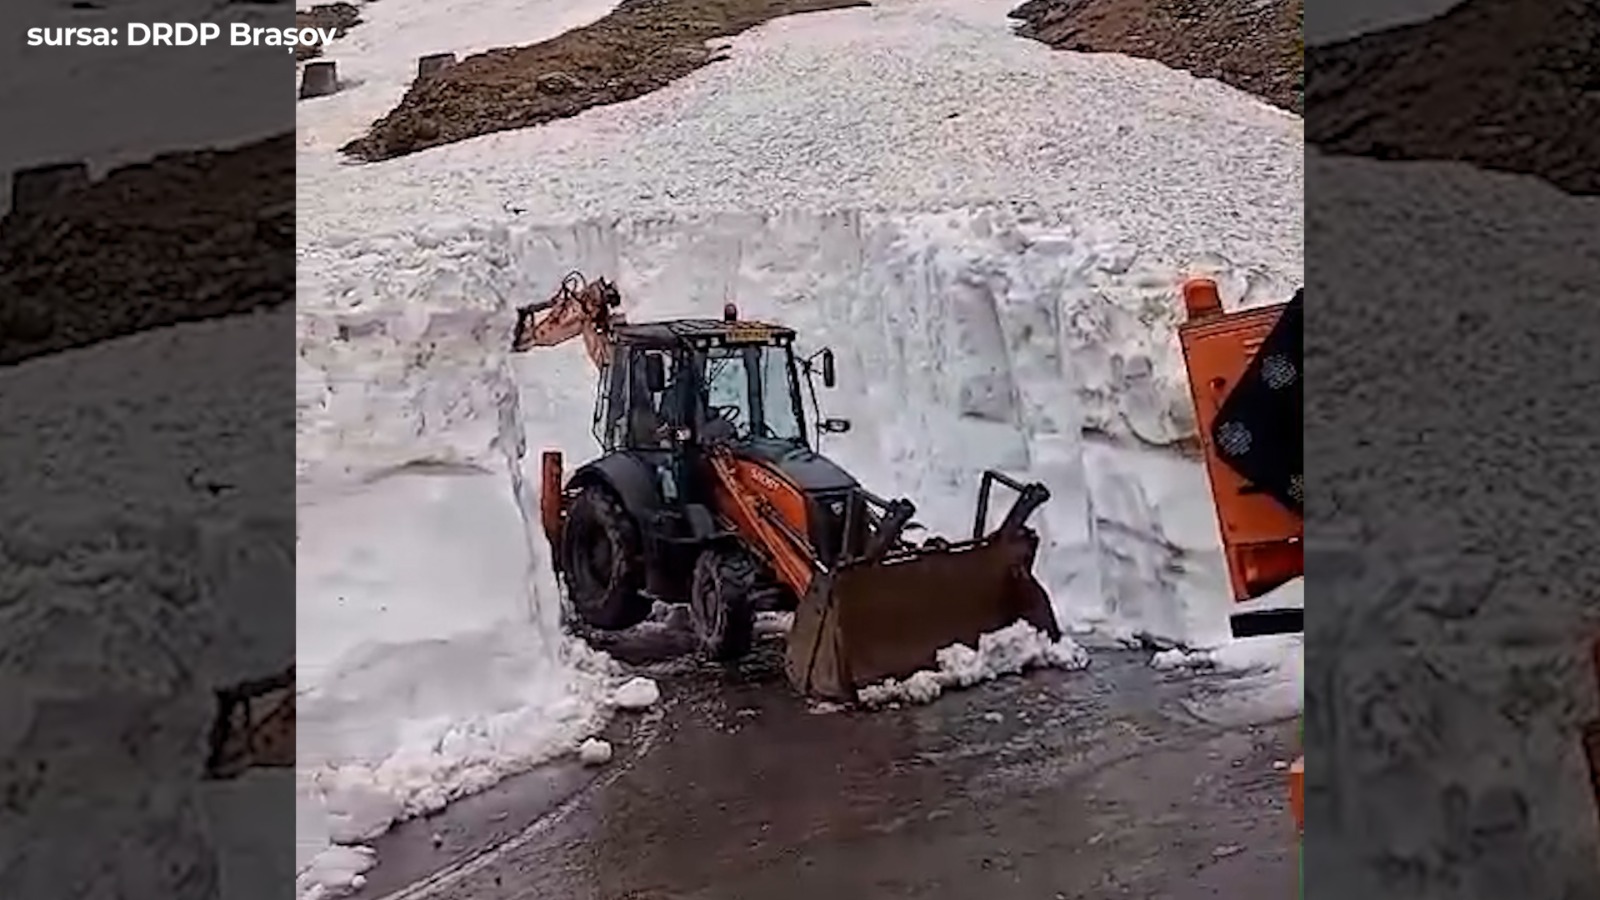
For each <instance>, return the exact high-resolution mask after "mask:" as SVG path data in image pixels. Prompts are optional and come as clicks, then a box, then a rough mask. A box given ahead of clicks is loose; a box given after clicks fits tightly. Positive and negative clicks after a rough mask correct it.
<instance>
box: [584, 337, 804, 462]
mask: <svg viewBox="0 0 1600 900" xmlns="http://www.w3.org/2000/svg"><path fill="white" fill-rule="evenodd" d="M616 338H617V352H616V353H615V354H614V355H613V357H612V362H611V364H610V365H609V366H608V367H607V368H606V369H605V371H603V372H602V373H601V377H600V390H599V392H598V396H597V397H596V403H595V416H594V425H595V438H596V439H597V440H598V441H599V443H600V445H601V447H602V448H604V449H605V450H606V451H607V452H614V451H633V452H643V453H651V452H674V451H677V450H679V449H681V448H683V447H685V446H690V445H703V444H707V443H711V442H728V443H732V444H734V445H736V446H737V445H756V444H766V445H774V444H777V445H786V446H790V447H796V448H804V449H810V447H811V443H812V442H811V441H810V440H809V439H808V437H807V425H808V423H807V419H806V415H805V408H804V406H803V398H804V397H805V396H806V393H805V391H804V388H805V387H809V385H806V384H803V379H802V376H801V371H802V366H803V365H804V364H803V363H802V362H801V361H799V360H797V359H796V358H795V356H794V347H793V344H794V332H793V331H790V330H789V329H786V328H779V327H776V326H769V325H760V324H754V323H729V322H719V321H709V320H708V321H696V320H689V321H675V322H663V323H651V324H640V325H625V326H622V327H620V328H619V329H618V330H617V335H616ZM832 368H833V367H832V359H831V355H829V356H828V357H826V358H825V360H824V365H823V366H822V369H823V375H824V380H825V381H826V382H829V383H831V382H832V380H833V378H832V376H833V372H832Z"/></svg>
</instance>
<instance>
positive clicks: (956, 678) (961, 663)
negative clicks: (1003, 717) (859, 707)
mask: <svg viewBox="0 0 1600 900" xmlns="http://www.w3.org/2000/svg"><path fill="white" fill-rule="evenodd" d="M934 662H935V668H933V669H928V670H924V671H921V672H915V673H913V674H911V675H910V676H908V677H906V678H905V679H895V678H890V679H888V680H886V681H883V682H880V683H878V684H872V685H868V686H866V687H864V688H862V689H861V690H860V691H859V692H858V693H857V697H858V699H859V700H860V701H861V703H862V704H863V705H866V706H888V705H891V704H896V703H932V702H933V701H934V700H937V699H938V698H939V695H940V694H942V693H944V692H945V691H946V690H947V689H949V688H964V687H971V686H973V685H975V684H978V683H980V682H984V681H992V680H993V679H996V678H999V677H1001V676H1003V675H1016V674H1019V673H1021V672H1023V671H1025V670H1027V669H1032V668H1055V669H1082V668H1085V667H1087V666H1088V665H1089V654H1088V653H1086V652H1085V651H1084V649H1083V648H1082V647H1080V646H1078V645H1077V644H1076V643H1074V642H1073V640H1072V639H1071V638H1069V637H1065V636H1063V637H1062V638H1061V640H1059V641H1051V640H1050V638H1049V636H1048V635H1046V634H1044V633H1043V632H1041V631H1039V630H1038V629H1036V628H1034V627H1033V626H1032V625H1029V624H1028V623H1026V622H1014V623H1012V624H1011V625H1008V626H1006V627H1005V628H1002V629H1000V630H999V631H995V632H991V633H989V634H985V635H982V636H981V637H979V638H978V648H977V649H976V650H974V649H972V648H971V647H968V646H967V645H965V644H951V645H950V646H948V647H945V648H943V649H941V650H939V651H938V652H937V653H936V654H934Z"/></svg>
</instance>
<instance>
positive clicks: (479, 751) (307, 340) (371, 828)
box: [296, 304, 637, 896]
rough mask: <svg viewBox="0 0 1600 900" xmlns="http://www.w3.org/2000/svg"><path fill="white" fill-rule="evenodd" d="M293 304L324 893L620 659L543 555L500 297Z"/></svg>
mask: <svg viewBox="0 0 1600 900" xmlns="http://www.w3.org/2000/svg"><path fill="white" fill-rule="evenodd" d="M480 313H481V314H480ZM298 321H299V326H300V339H301V340H300V343H301V350H302V357H301V360H300V369H299V373H300V375H299V377H300V382H299V389H298V391H299V393H298V402H299V410H298V412H299V414H298V424H299V426H300V429H299V438H300V448H299V449H300V454H299V457H300V467H299V472H298V475H299V487H300V502H299V510H298V511H299V548H298V566H297V569H296V582H297V597H298V605H299V617H298V622H297V633H298V640H299V660H300V662H299V678H300V682H299V683H300V689H301V695H300V697H299V701H298V707H297V716H298V736H297V737H298V748H297V749H298V754H299V765H298V770H299V773H300V776H301V777H300V779H299V780H298V789H299V795H298V797H299V802H298V807H299V812H300V816H299V818H300V823H301V824H300V828H299V834H298V841H297V845H298V849H297V854H296V855H297V863H298V865H299V868H300V879H299V881H300V883H299V889H298V891H299V893H300V894H301V895H302V896H317V895H319V894H320V892H323V891H327V890H338V889H343V888H348V887H353V886H354V884H355V880H356V877H357V876H358V875H359V874H360V873H361V871H363V870H364V869H365V868H366V867H369V866H370V865H372V863H373V857H372V855H371V853H370V852H367V851H365V850H364V849H363V848H361V847H359V846H358V843H359V842H360V841H363V840H366V839H369V838H372V837H374V836H376V835H377V834H380V833H382V832H383V831H384V830H385V829H387V828H388V827H389V826H390V824H392V823H393V822H394V821H396V820H399V819H404V818H408V817H411V816H415V815H418V814H421V813H424V812H429V811H432V810H434V809H438V808H439V807H441V806H443V805H444V804H446V803H447V802H449V801H450V800H452V799H454V798H456V797H459V796H462V795H464V794H467V793H471V792H474V791H478V790H482V789H484V788H486V787H488V786H490V785H492V784H494V783H495V782H497V781H499V780H500V779H502V778H504V777H506V776H508V775H511V774H514V773H517V772H520V771H523V770H526V769H528V768H530V767H531V766H533V765H535V764H537V763H539V762H541V761H544V760H546V759H549V758H551V757H553V756H556V755H558V754H561V753H565V752H568V751H570V750H572V749H573V748H574V747H575V746H576V745H577V743H578V742H579V741H580V740H581V739H583V738H584V737H586V736H588V735H589V734H592V733H593V732H594V731H596V730H597V729H598V728H599V727H600V726H601V725H603V724H604V721H605V717H606V715H607V714H608V711H609V709H610V708H611V692H612V690H613V689H614V688H615V682H616V681H617V680H618V678H617V671H616V669H615V667H614V664H612V663H611V661H610V660H609V659H608V658H606V657H604V656H602V655H600V654H597V653H594V652H593V651H590V650H588V649H587V648H586V647H585V646H584V645H582V644H581V643H579V642H576V641H574V640H572V639H570V638H568V637H566V636H565V635H563V634H562V633H561V630H560V627H559V610H558V608H557V603H558V600H557V594H556V589H555V585H554V583H553V581H552V580H550V579H549V578H548V576H546V577H543V578H541V577H540V572H539V570H538V568H537V565H538V564H537V563H536V561H535V557H534V553H533V546H534V537H533V532H532V530H531V528H530V523H531V521H532V519H531V518H530V516H531V510H532V506H531V503H532V502H533V500H534V498H533V497H532V496H531V495H530V494H529V493H528V491H527V489H526V486H525V485H524V484H523V481H522V472H523V466H522V454H523V452H524V446H523V439H522V422H521V418H520V414H519V411H518V405H517V399H518V391H517V388H516V385H515V383H514V376H513V373H512V371H511V369H510V367H509V364H508V361H507V360H506V358H505V356H504V354H501V353H497V352H495V348H496V347H497V346H498V345H499V344H500V343H501V342H503V340H504V335H505V334H506V333H507V329H508V328H509V324H508V323H507V322H506V321H504V317H503V316H501V315H500V314H499V313H498V312H494V311H473V310H470V309H468V310H460V309H457V310H455V311H447V310H440V309H439V308H437V307H432V308H430V307H429V306H428V305H427V304H418V305H416V306H413V307H411V308H408V309H399V310H386V311H384V312H383V313H382V314H379V315H374V316H366V317H363V316H359V315H358V316H345V317H340V318H338V319H337V320H331V319H327V318H325V317H321V316H318V315H315V314H313V315H305V314H301V315H300V317H299V320H298ZM325 329H330V330H325ZM332 423H337V427H330V425H331V424H332ZM634 691H635V692H637V688H635V689H634ZM330 844H332V845H337V846H330ZM351 845H357V846H351Z"/></svg>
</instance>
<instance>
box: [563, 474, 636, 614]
mask: <svg viewBox="0 0 1600 900" xmlns="http://www.w3.org/2000/svg"><path fill="white" fill-rule="evenodd" d="M561 569H562V580H563V581H565V582H566V586H567V597H568V599H569V601H570V602H571V604H572V612H573V613H575V614H576V615H577V617H578V619H579V620H580V621H582V622H583V623H584V624H585V625H589V626H591V627H593V628H599V629H602V630H605V631H620V630H622V629H624V628H631V627H633V626H634V625H637V624H639V623H640V622H643V621H644V620H645V618H646V617H647V616H649V615H650V601H649V599H648V598H647V597H645V596H644V595H643V594H642V593H640V591H641V589H642V588H643V587H644V554H643V551H642V542H641V541H640V540H639V526H638V524H637V523H635V522H634V521H633V518H632V517H631V516H629V515H628V511H627V510H626V509H624V508H623V506H622V504H621V503H620V502H618V500H617V498H616V497H615V496H613V495H612V494H611V492H610V491H608V490H606V489H605V488H603V487H599V486H590V487H586V488H584V489H583V490H582V491H580V492H579V493H578V496H576V497H574V498H573V500H572V506H571V507H569V508H568V510H567V515H566V523H565V525H564V526H563V528H562V530H561Z"/></svg>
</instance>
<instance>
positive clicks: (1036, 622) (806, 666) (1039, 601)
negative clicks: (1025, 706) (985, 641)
mask: <svg viewBox="0 0 1600 900" xmlns="http://www.w3.org/2000/svg"><path fill="white" fill-rule="evenodd" d="M986 496H987V491H986V492H985V497H986ZM1044 496H1045V497H1048V494H1047V493H1046V494H1044ZM1033 499H1035V500H1036V501H1037V502H1035V503H1034V504H1033V505H1037V503H1038V502H1043V501H1042V499H1038V498H1033ZM982 506H986V504H980V507H982ZM1024 516H1025V513H1024ZM1021 518H1022V517H1018V516H1010V517H1008V518H1007V523H1008V525H1007V526H1005V527H1002V528H1001V529H1000V530H998V531H996V532H995V533H993V534H991V535H989V536H988V537H985V538H980V539H977V540H972V541H966V542H963V543H959V544H949V545H944V546H938V547H927V546H924V547H921V548H917V549H903V550H900V551H897V552H893V553H890V554H888V555H886V556H884V557H882V558H881V560H879V561H876V562H874V561H871V560H861V561H857V562H854V563H848V564H845V565H843V566H840V567H839V568H837V569H835V570H834V571H832V572H828V573H824V574H819V575H818V576H817V577H816V578H814V579H813V580H812V583H811V590H810V591H809V592H808V593H807V595H806V596H805V598H803V599H802V600H801V602H800V605H799V608H798V609H797V610H796V611H795V618H794V626H793V627H792V628H791V629H790V632H789V645H788V651H787V659H786V661H785V669H786V671H787V674H788V677H789V682H790V684H792V685H794V687H795V688H796V689H797V690H799V691H801V692H802V693H805V694H811V695H815V696H820V697H825V698H828V699H832V700H843V701H853V700H854V699H855V698H856V691H857V689H859V688H861V687H865V686H866V685H869V684H875V683H877V682H881V681H883V680H885V679H888V678H905V677H907V676H909V675H911V674H912V673H914V672H916V671H918V670H921V669H932V668H934V667H935V665H936V663H935V659H934V656H935V654H936V653H937V652H938V651H939V650H941V649H943V648H945V647H948V646H950V645H951V644H966V645H967V646H969V647H977V645H978V638H979V637H980V636H981V635H984V634H987V633H989V632H992V631H998V630H999V629H1002V628H1005V627H1006V626H1008V625H1011V624H1012V623H1014V622H1016V621H1017V620H1019V619H1020V620H1024V621H1026V622H1028V623H1029V624H1031V625H1033V626H1034V627H1035V628H1037V629H1039V630H1040V631H1043V632H1045V633H1046V634H1048V635H1049V636H1050V638H1051V640H1057V639H1059V638H1060V637H1061V629H1060V627H1059V626H1058V625H1057V624H1056V619H1055V614H1054V613H1053V612H1052V611H1051V608H1050V598H1049V596H1048V595H1047V594H1046V593H1045V591H1044V588H1043V587H1041V586H1040V585H1039V582H1038V581H1037V580H1035V579H1034V577H1033V560H1034V556H1035V555H1036V553H1037V552H1038V546H1039V538H1038V535H1036V534H1035V533H1034V532H1033V531H1031V530H1029V529H1027V528H1024V527H1022V525H1021V521H1020V519H1021ZM1014 519H1015V520H1016V521H1015V523H1014V524H1013V520H1014Z"/></svg>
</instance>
